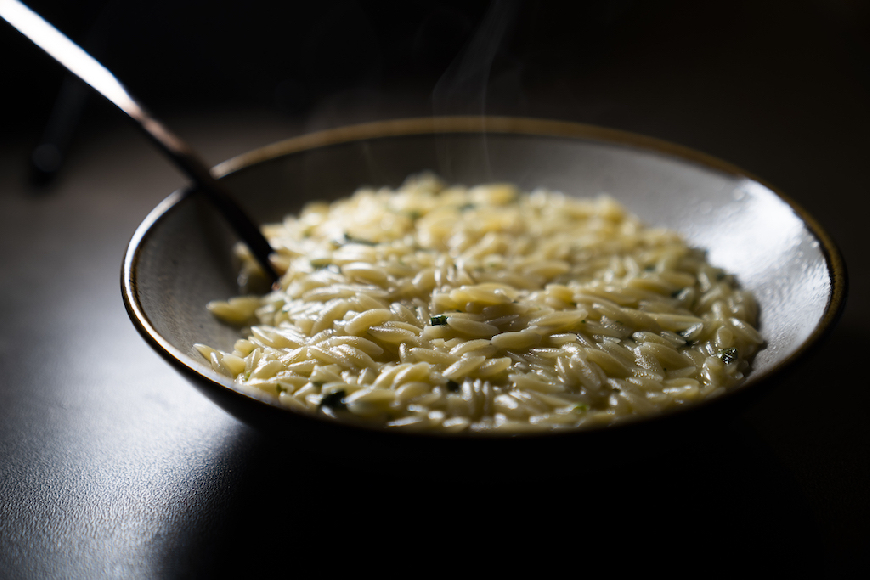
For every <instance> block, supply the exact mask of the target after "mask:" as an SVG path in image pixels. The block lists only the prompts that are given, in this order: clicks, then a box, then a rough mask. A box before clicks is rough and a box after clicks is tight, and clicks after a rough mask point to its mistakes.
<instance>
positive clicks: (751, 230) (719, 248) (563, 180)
mask: <svg viewBox="0 0 870 580" xmlns="http://www.w3.org/2000/svg"><path fill="white" fill-rule="evenodd" d="M220 170H221V171H223V172H224V173H225V176H224V177H223V179H224V180H225V183H226V184H227V185H228V186H229V188H230V189H231V190H232V191H234V192H235V193H236V194H237V195H238V198H239V201H240V202H241V203H242V204H243V206H245V207H246V208H248V209H249V211H250V213H251V214H252V216H253V217H254V218H255V219H256V220H257V221H259V222H261V223H268V222H274V221H278V220H279V219H280V218H281V217H282V216H283V215H285V214H286V213H288V212H293V211H296V210H298V209H300V208H301V207H302V205H304V204H305V203H306V202H307V201H310V200H315V199H318V200H331V199H335V198H338V197H342V196H346V195H349V194H351V193H352V192H353V191H354V190H355V189H356V188H358V187H360V186H363V185H369V186H389V187H395V186H398V185H399V184H401V182H402V181H403V180H404V179H405V178H406V177H407V176H408V175H410V174H414V173H419V172H422V171H432V172H435V173H437V174H439V175H440V176H442V177H443V178H444V179H445V180H446V181H447V182H450V183H460V184H467V185H471V184H478V183H483V182H492V181H502V182H511V183H515V184H517V185H518V186H519V187H520V188H522V189H524V190H531V189H534V188H537V187H543V188H548V189H552V190H559V191H562V192H564V193H565V194H569V195H577V196H596V195H598V194H601V193H607V194H609V195H612V196H613V197H615V198H617V199H618V200H619V201H620V202H621V203H623V204H624V205H625V206H627V208H628V209H629V210H630V211H632V212H634V213H636V214H637V215H639V216H641V218H642V219H643V220H644V221H646V222H647V223H648V224H651V225H655V226H663V227H667V228H672V229H675V230H677V231H679V232H681V233H682V234H684V235H685V237H686V238H687V239H688V241H689V242H690V243H691V244H693V245H697V246H700V247H703V248H706V249H707V250H708V252H709V258H710V260H711V261H712V262H713V263H714V264H716V265H719V266H722V267H724V268H726V269H727V270H728V271H730V272H732V273H734V274H736V276H737V278H738V280H739V282H740V283H741V284H742V285H743V286H744V287H745V288H747V289H749V290H751V291H752V292H753V293H754V294H755V296H756V297H757V299H758V301H759V303H760V306H761V331H762V333H763V335H764V336H765V339H766V341H767V344H766V347H765V348H764V349H763V350H762V351H761V352H760V353H759V354H758V356H757V357H756V359H755V361H754V364H753V371H752V375H751V377H750V379H749V380H748V381H747V382H746V383H745V385H744V386H743V387H741V389H747V388H750V387H751V386H752V385H753V384H756V383H759V382H761V381H762V380H764V379H765V378H767V377H768V376H769V375H771V374H773V373H774V372H775V371H777V370H781V369H783V368H784V367H786V366H788V365H789V364H790V363H791V362H792V361H793V360H794V359H795V358H796V357H797V356H798V355H800V354H801V353H802V352H803V351H804V350H805V349H806V348H807V347H808V346H809V345H810V344H811V343H813V342H815V341H816V339H817V338H818V337H819V336H821V334H822V333H823V332H824V331H825V330H826V329H827V328H829V327H830V326H831V325H832V324H833V322H834V320H835V318H836V316H837V314H838V312H839V310H840V308H841V307H842V302H843V292H844V284H845V282H844V275H845V272H844V270H843V266H842V264H841V262H840V260H839V257H838V254H837V252H836V249H835V248H834V247H833V245H832V244H831V243H830V241H829V240H828V238H827V236H826V235H825V233H824V232H823V231H822V230H820V229H819V227H818V226H817V225H816V224H815V223H814V221H813V220H812V218H811V217H809V216H807V215H806V214H804V213H803V212H802V211H801V210H800V209H799V208H797V207H795V206H794V204H792V203H790V202H789V201H788V200H787V199H785V198H784V197H782V196H781V195H780V194H778V193H777V192H775V191H773V190H772V189H771V188H769V187H768V186H766V185H764V184H762V183H761V182H759V181H758V180H756V179H753V178H752V177H749V176H747V175H745V174H744V173H743V172H741V171H740V170H739V169H736V168H733V167H731V166H729V165H727V164H725V163H723V162H721V161H717V160H715V159H711V158H708V157H706V156H704V155H702V154H699V153H695V152H692V151H689V150H685V149H682V148H679V147H676V146H672V145H669V144H665V143H661V142H657V141H653V140H650V139H646V138H643V137H638V136H633V135H626V134H624V133H619V132H614V131H608V130H604V129H600V128H595V127H588V126H583V125H574V124H568V123H553V122H536V121H525V120H509V119H507V120H488V121H487V123H486V127H485V131H484V130H482V127H481V126H480V124H479V122H473V121H469V120H454V121H450V120H441V121H439V122H437V123H436V122H434V121H433V120H431V119H428V120H427V119H424V120H416V121H413V120H412V121H399V122H393V123H380V124H373V125H369V126H364V127H357V128H352V129H349V130H344V131H341V130H339V131H333V132H329V133H326V134H320V135H319V136H315V137H306V138H300V139H295V140H290V141H287V142H284V143H279V144H276V145H274V146H270V147H268V148H264V149H263V150H260V151H257V152H253V153H251V154H249V155H246V156H243V157H240V158H238V159H235V160H231V161H229V162H227V163H226V164H224V165H222V166H221V167H220ZM234 243H235V238H234V236H233V234H232V232H230V231H229V229H228V228H227V227H226V226H225V225H224V224H223V223H222V222H221V221H220V219H219V218H217V217H216V216H215V214H214V212H213V211H212V210H211V209H210V208H209V207H208V206H207V205H206V204H205V203H203V202H202V201H200V200H199V199H198V197H197V196H187V195H183V194H179V193H176V194H174V195H173V196H171V197H170V198H167V200H166V201H164V203H163V204H161V206H159V207H158V208H156V209H155V210H154V211H153V212H152V214H151V215H149V217H148V218H147V219H146V220H145V222H143V224H142V226H141V227H140V228H139V230H138V231H137V233H136V234H135V235H134V237H133V240H132V241H131V243H130V247H129V249H128V254H127V257H126V259H125V266H124V272H123V280H122V282H123V285H124V293H125V302H126V304H127V307H128V310H130V314H131V317H132V319H133V321H134V323H136V325H137V326H138V327H139V329H140V331H142V332H143V334H144V335H145V336H146V338H148V339H149V340H150V342H151V343H152V344H153V345H154V346H155V347H156V348H157V349H158V350H159V351H160V352H161V353H162V354H164V355H165V356H167V358H168V359H169V360H170V361H172V362H173V363H175V364H177V365H179V366H181V367H183V368H185V369H187V370H191V371H193V372H194V373H196V375H198V376H200V377H202V378H205V379H206V380H207V381H209V382H210V383H212V384H215V385H219V386H221V387H223V388H226V389H233V388H234V387H233V382H232V381H230V380H229V379H226V378H225V377H221V376H220V375H217V374H216V373H214V372H213V371H212V370H211V368H210V367H209V366H208V365H207V364H205V362H204V361H203V360H202V359H201V358H200V356H199V354H198V353H197V352H196V351H195V350H194V348H193V344H194V343H197V342H202V343H206V344H209V345H211V346H214V347H217V348H221V349H231V347H232V344H233V342H234V341H235V340H236V339H237V338H239V333H238V331H237V330H236V329H234V328H230V327H228V326H225V325H223V324H221V323H219V322H218V321H217V320H216V319H214V318H213V317H212V315H211V314H210V313H209V312H208V311H207V310H206V308H205V305H206V303H208V302H209V301H210V300H214V299H226V298H228V297H231V296H235V295H238V293H239V290H238V288H237V283H236V264H235V263H234V261H233V259H232V258H231V248H232V245H233V244H234ZM263 400H264V401H265V399H263Z"/></svg>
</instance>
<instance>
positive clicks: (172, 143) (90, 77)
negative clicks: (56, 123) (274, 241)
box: [0, 0, 278, 282]
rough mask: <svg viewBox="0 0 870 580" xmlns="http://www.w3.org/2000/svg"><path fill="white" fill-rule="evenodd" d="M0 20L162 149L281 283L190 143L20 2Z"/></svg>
mask: <svg viewBox="0 0 870 580" xmlns="http://www.w3.org/2000/svg"><path fill="white" fill-rule="evenodd" d="M0 17H2V18H3V19H4V20H6V21H7V22H8V23H9V24H11V25H12V26H13V27H15V28H16V29H18V31H19V32H21V33H22V34H24V36H26V37H27V38H29V39H30V40H31V41H33V43H34V44H36V45H37V46H39V47H40V48H41V49H42V50H44V51H45V52H47V53H48V54H49V55H51V56H52V57H54V58H55V60H57V61H58V62H59V63H60V64H62V65H63V66H65V67H66V68H67V69H68V70H69V71H70V72H72V73H73V74H75V75H76V76H78V77H79V78H81V79H82V80H83V81H84V82H85V83H87V84H88V85H90V86H91V87H92V88H93V89H95V90H96V91H97V92H98V93H100V94H101V95H103V96H104V97H106V98H107V99H108V100H109V101H111V102H112V103H114V104H115V105H116V106H117V107H118V108H119V109H121V110H122V111H123V112H125V113H126V114H127V115H128V116H129V117H130V118H131V119H132V120H133V121H135V122H136V124H137V125H138V126H139V127H140V128H141V129H142V130H144V131H145V134H146V135H148V137H150V138H151V139H152V141H153V142H154V143H155V144H156V145H157V148H158V149H160V150H161V151H162V152H163V153H165V154H166V155H167V156H168V157H169V158H170V159H171V160H172V162H173V163H175V165H176V166H178V167H179V168H180V169H181V170H182V171H183V172H184V173H186V174H187V176H188V177H190V178H191V179H192V180H193V183H194V185H195V188H194V190H195V191H199V192H201V193H203V194H204V195H205V196H206V199H208V201H209V202H211V203H212V204H213V205H214V207H215V208H217V210H218V211H219V212H220V213H221V215H223V217H224V219H226V220H227V221H228V222H229V224H230V225H231V226H232V228H233V229H234V230H235V232H236V233H237V234H238V235H239V237H240V238H241V239H242V241H243V242H245V244H247V246H248V249H250V251H251V253H252V254H253V255H254V257H255V258H256V259H257V261H258V262H259V264H260V266H261V267H262V268H263V270H264V271H265V273H266V275H267V276H268V277H269V279H270V281H271V282H275V281H276V280H277V279H278V274H277V273H276V272H275V269H274V268H273V267H272V264H271V262H270V261H269V255H270V254H271V253H272V252H274V249H273V248H272V246H271V245H270V244H269V242H268V240H266V238H265V236H263V234H262V233H261V232H260V229H259V228H258V227H257V225H256V224H255V223H254V222H253V221H252V220H251V218H249V217H248V216H247V214H245V212H244V211H243V210H242V208H241V207H240V206H239V205H238V204H237V203H236V201H235V200H234V199H233V198H232V196H231V195H230V194H229V192H228V191H227V190H226V188H225V187H224V186H223V185H221V183H220V182H219V181H218V180H217V179H216V178H215V176H214V175H213V174H212V172H211V169H209V167H208V165H206V164H205V162H204V161H202V160H201V159H200V157H199V156H198V155H197V154H196V153H195V152H194V150H193V149H192V148H191V147H190V146H189V145H188V144H187V143H185V142H184V141H182V140H181V139H180V138H179V137H178V136H176V135H175V134H174V133H172V132H171V131H169V129H168V128H167V127H166V126H165V125H163V124H162V123H160V122H159V121H157V120H156V119H155V118H154V117H153V116H151V114H150V113H148V112H147V111H146V110H145V108H144V107H142V105H140V104H139V103H138V102H137V101H136V100H135V99H134V98H133V97H132V96H131V95H130V93H129V92H128V91H127V89H126V88H124V86H123V85H122V84H121V82H120V81H119V80H118V79H117V78H115V76H114V75H113V74H112V73H111V72H109V70H108V69H106V67H104V66H103V65H102V64H100V63H99V62H97V60H96V59H94V58H93V57H92V56H91V55H89V54H88V53H87V52H85V51H84V50H83V49H82V48H81V47H79V46H78V45H77V44H75V43H74V42H73V41H71V40H70V39H69V38H67V37H66V36H64V35H63V34H62V33H61V32H59V31H58V30H57V29H56V28H54V27H53V26H52V25H51V24H49V23H48V22H46V21H45V20H43V18H42V17H41V16H39V15H38V14H36V13H35V12H33V11H32V10H31V9H30V8H28V7H27V6H25V5H24V4H22V3H21V2H19V1H18V0H0Z"/></svg>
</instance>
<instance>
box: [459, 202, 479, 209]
mask: <svg viewBox="0 0 870 580" xmlns="http://www.w3.org/2000/svg"><path fill="white" fill-rule="evenodd" d="M475 207H477V204H476V203H474V202H471V201H469V202H466V203H463V204H462V205H460V206H459V211H468V210H470V209H474V208H475Z"/></svg>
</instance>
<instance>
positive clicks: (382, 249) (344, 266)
mask: <svg viewBox="0 0 870 580" xmlns="http://www.w3.org/2000/svg"><path fill="white" fill-rule="evenodd" d="M265 233H266V235H267V237H268V238H269V240H270V241H271V243H272V244H273V246H274V247H275V248H276V255H275V256H274V261H275V264H276V267H277V269H278V270H279V272H283V274H282V276H281V279H280V281H279V282H278V283H277V284H276V286H274V287H273V289H272V291H271V292H270V293H268V294H267V295H265V296H243V297H239V298H233V299H230V300H228V301H226V302H213V303H211V304H209V306H208V307H209V309H210V310H211V311H212V313H213V314H214V315H215V316H217V317H219V318H220V319H221V320H223V321H225V322H228V323H231V324H235V325H239V326H242V327H244V328H245V329H246V330H247V332H245V334H247V335H248V337H247V338H244V339H241V340H238V341H237V342H236V343H235V345H234V350H233V351H232V352H223V351H219V350H215V349H213V348H211V347H209V346H206V345H202V344H198V345H196V348H197V349H198V350H199V352H200V353H201V354H202V356H203V357H205V358H206V359H208V361H209V362H210V364H211V366H212V367H213V368H214V369H215V371H217V372H219V373H222V374H224V375H226V376H228V377H232V378H233V379H234V380H235V381H236V382H237V384H238V385H240V386H241V388H243V389H246V390H250V391H254V392H257V393H260V394H266V395H268V396H270V397H272V398H274V400H275V401H277V402H279V403H280V404H282V405H285V406H287V407H291V408H294V409H300V410H305V411H309V412H313V413H325V414H327V415H330V416H333V417H338V418H342V417H346V418H356V419H360V420H365V421H374V422H377V423H379V424H382V425H386V426H388V427H390V428H420V429H435V430H442V431H472V432H476V431H493V430H496V431H498V430H504V431H527V430H541V429H545V430H552V429H561V428H574V427H581V426H584V425H592V424H601V423H611V422H613V421H618V420H620V419H623V418H630V417H633V416H638V415H650V414H654V413H657V412H660V411H662V410H665V409H668V408H670V407H673V406H676V405H685V404H689V403H691V402H692V401H696V400H698V399H701V398H706V397H713V396H716V395H718V394H721V393H723V392H724V391H726V390H727V389H729V388H731V387H733V386H734V385H736V384H738V383H739V382H740V381H741V379H743V377H744V376H745V374H746V373H747V372H748V369H749V361H751V359H752V357H753V355H754V354H755V352H756V351H757V350H758V348H759V346H760V345H761V343H762V337H761V335H760V334H759V332H758V331H757V330H756V328H755V325H756V317H757V305H756V302H755V300H754V299H753V297H752V295H751V294H749V293H748V292H745V291H743V290H741V289H740V288H739V286H738V285H737V283H736V281H735V280H734V278H733V277H732V276H730V275H729V274H727V273H726V272H723V271H722V270H721V269H719V268H717V267H715V266H712V265H710V264H709V263H708V262H707V261H706V257H705V254H704V252H703V251H702V250H700V249H697V248H692V247H689V246H688V245H687V244H686V243H685V242H684V241H683V240H682V238H681V237H680V236H679V235H678V234H677V233H675V232H672V231H668V230H664V229H656V228H650V227H647V226H645V225H644V224H643V223H642V222H641V221H640V220H639V219H638V218H637V217H635V216H633V215H631V214H629V213H628V212H627V211H626V210H625V209H624V208H623V207H622V206H621V205H620V204H619V203H617V202H616V201H615V200H614V199H612V198H610V197H607V196H600V197H597V198H590V199H580V198H576V197H572V196H568V195H563V194H561V193H558V192H552V191H545V190H537V191H533V192H531V193H522V192H519V191H518V190H517V189H516V188H515V187H514V186H512V185H503V184H495V185H482V186H475V187H460V186H447V185H445V184H444V183H443V182H442V181H441V180H440V179H438V178H437V177H435V176H431V175H421V176H415V177H411V178H409V179H408V180H407V181H406V182H405V183H404V184H403V185H402V186H401V187H399V188H398V189H397V190H388V189H377V190H376V189H360V190H358V191H357V192H356V193H355V194H354V195H352V196H351V197H348V198H345V199H341V200H338V201H335V202H333V203H324V202H318V203H311V204H309V205H308V206H306V207H305V209H304V210H303V211H302V212H301V213H300V214H299V215H297V216H289V217H287V218H286V219H285V220H284V222H283V223H281V224H278V225H274V226H267V227H266V228H265ZM239 252H240V255H241V256H242V257H243V258H244V261H243V263H244V264H245V271H246V273H252V272H254V271H255V270H256V269H257V266H256V263H255V262H254V260H253V259H252V258H251V257H250V256H249V255H248V254H247V252H246V250H245V248H244V247H240V248H239Z"/></svg>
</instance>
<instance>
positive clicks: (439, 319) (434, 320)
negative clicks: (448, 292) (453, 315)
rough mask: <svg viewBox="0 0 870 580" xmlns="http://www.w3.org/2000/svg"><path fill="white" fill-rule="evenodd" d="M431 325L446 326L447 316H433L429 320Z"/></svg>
mask: <svg viewBox="0 0 870 580" xmlns="http://www.w3.org/2000/svg"><path fill="white" fill-rule="evenodd" d="M429 324H431V325H432V326H444V325H446V324H447V315H446V314H439V315H438V316H432V317H430V318H429Z"/></svg>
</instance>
